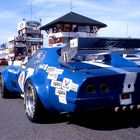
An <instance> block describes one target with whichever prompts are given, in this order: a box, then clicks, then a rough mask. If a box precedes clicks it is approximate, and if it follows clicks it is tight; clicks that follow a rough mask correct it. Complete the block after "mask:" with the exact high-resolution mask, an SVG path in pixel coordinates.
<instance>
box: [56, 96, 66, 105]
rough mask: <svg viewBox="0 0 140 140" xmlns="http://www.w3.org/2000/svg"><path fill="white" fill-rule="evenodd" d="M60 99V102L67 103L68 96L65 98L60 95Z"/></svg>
mask: <svg viewBox="0 0 140 140" xmlns="http://www.w3.org/2000/svg"><path fill="white" fill-rule="evenodd" d="M58 99H59V102H60V103H62V104H67V100H66V98H64V97H63V96H59V97H58Z"/></svg>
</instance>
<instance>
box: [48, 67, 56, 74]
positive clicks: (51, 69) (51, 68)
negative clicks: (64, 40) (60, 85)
mask: <svg viewBox="0 0 140 140" xmlns="http://www.w3.org/2000/svg"><path fill="white" fill-rule="evenodd" d="M55 69H56V68H55V67H50V66H48V68H47V70H46V72H48V73H51V72H52V73H53V72H54V71H55Z"/></svg>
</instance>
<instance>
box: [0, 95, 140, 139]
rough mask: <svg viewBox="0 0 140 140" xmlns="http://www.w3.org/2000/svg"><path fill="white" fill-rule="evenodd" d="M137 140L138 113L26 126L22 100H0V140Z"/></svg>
mask: <svg viewBox="0 0 140 140" xmlns="http://www.w3.org/2000/svg"><path fill="white" fill-rule="evenodd" d="M126 139H127V140H139V139H140V113H139V112H125V113H124V112H123V113H112V112H108V111H102V112H88V113H87V112H85V113H79V114H73V115H71V116H68V115H66V114H63V115H58V116H56V117H54V118H49V117H47V116H45V117H44V119H42V121H41V122H40V123H32V122H30V121H29V120H28V119H27V117H26V114H25V112H24V106H23V99H22V98H20V97H15V98H12V99H2V98H0V140H126Z"/></svg>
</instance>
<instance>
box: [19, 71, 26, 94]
mask: <svg viewBox="0 0 140 140" xmlns="http://www.w3.org/2000/svg"><path fill="white" fill-rule="evenodd" d="M24 79H25V72H24V71H22V72H21V74H20V75H19V78H18V84H19V86H20V88H21V90H22V92H23V91H24Z"/></svg>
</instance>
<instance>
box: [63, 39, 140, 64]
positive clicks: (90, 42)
mask: <svg viewBox="0 0 140 140" xmlns="http://www.w3.org/2000/svg"><path fill="white" fill-rule="evenodd" d="M78 53H80V54H82V53H83V54H86V53H92V54H98V55H100V54H110V53H118V54H138V53H140V39H138V38H111V37H110V38H109V37H95V38H75V39H72V40H70V43H68V44H67V45H66V46H65V47H64V48H63V49H62V56H61V57H63V59H64V61H69V60H70V59H72V58H74V56H76V55H77V54H78Z"/></svg>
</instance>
